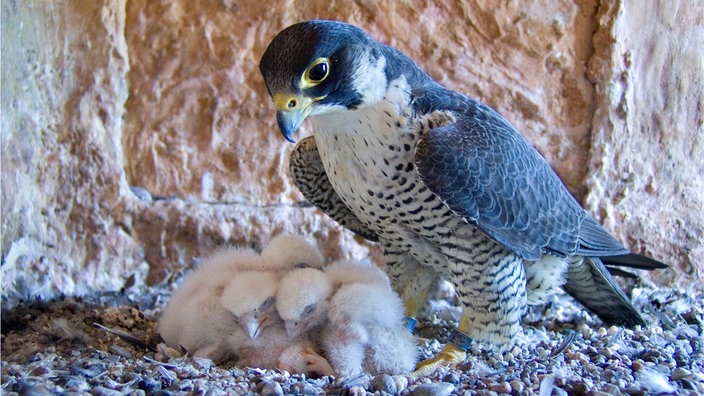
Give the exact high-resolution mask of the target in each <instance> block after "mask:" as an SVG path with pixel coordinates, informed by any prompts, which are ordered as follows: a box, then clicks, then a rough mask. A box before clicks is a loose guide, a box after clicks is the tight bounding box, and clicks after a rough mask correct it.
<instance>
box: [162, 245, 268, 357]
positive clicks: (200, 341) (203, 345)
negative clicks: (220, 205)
mask: <svg viewBox="0 0 704 396" xmlns="http://www.w3.org/2000/svg"><path fill="white" fill-rule="evenodd" d="M259 266H260V257H259V255H258V254H257V253H256V252H255V251H254V250H252V249H248V248H229V249H224V250H221V251H219V252H217V253H215V254H214V255H213V256H211V257H210V258H209V259H207V260H206V261H204V262H203V263H202V264H201V265H200V267H198V268H197V269H196V270H195V271H194V272H193V273H191V274H190V275H188V276H187V277H186V278H185V279H184V281H183V283H182V284H181V285H180V286H179V287H178V288H177V289H176V290H175V291H174V293H173V294H172V296H171V299H170V300H169V303H168V305H167V307H166V309H165V310H164V312H163V313H162V314H161V317H160V318H159V326H158V330H159V333H160V335H161V337H162V338H163V339H164V341H165V342H166V344H167V345H169V346H170V347H173V348H176V349H179V347H183V348H184V349H185V350H186V351H188V352H189V353H190V354H191V355H195V356H203V357H209V358H211V359H213V360H214V361H216V362H221V361H225V360H228V359H229V358H231V357H232V356H231V355H230V350H229V348H227V347H226V346H227V338H228V337H229V336H230V332H232V331H233V329H236V328H238V326H237V324H236V322H235V320H234V318H233V317H232V315H230V313H229V312H228V311H227V310H225V308H224V307H223V306H222V304H221V302H220V299H221V296H222V292H223V289H224V287H225V284H226V283H227V282H228V281H229V280H230V279H231V278H232V277H233V276H234V274H236V273H237V272H239V271H243V270H246V269H249V268H257V267H259Z"/></svg>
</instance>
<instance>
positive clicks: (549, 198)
mask: <svg viewBox="0 0 704 396" xmlns="http://www.w3.org/2000/svg"><path fill="white" fill-rule="evenodd" d="M455 95H456V96H453V97H450V98H449V99H447V98H446V99H444V101H445V102H448V101H450V100H454V103H452V104H451V106H448V107H446V108H449V109H450V111H452V114H453V115H454V116H455V121H454V122H452V123H449V124H446V125H444V126H440V127H436V128H433V129H431V130H429V131H428V132H427V133H426V134H425V135H424V136H423V137H422V138H421V140H420V141H419V142H418V145H417V146H416V152H415V161H416V166H417V169H418V173H419V176H420V178H421V180H423V182H424V183H425V185H426V186H427V187H428V188H429V189H430V190H431V191H432V192H434V193H435V194H437V195H438V196H439V197H440V199H442V200H443V201H444V202H445V204H446V205H448V207H449V208H450V209H451V210H452V211H454V212H455V213H456V214H457V215H459V216H461V217H462V218H464V219H465V220H467V221H469V222H471V223H473V224H475V225H476V226H477V227H478V228H479V229H480V230H482V232H484V233H486V234H487V235H488V236H490V237H491V238H493V239H495V240H497V241H498V242H500V243H502V244H504V245H505V246H507V247H508V248H510V249H512V250H513V251H514V252H516V253H517V254H518V255H520V256H521V257H523V258H525V259H529V260H537V259H539V258H540V257H541V256H542V254H543V253H544V252H549V253H552V254H557V255H561V256H564V255H578V256H611V255H618V254H626V253H628V251H627V250H626V249H625V248H624V247H623V246H622V245H621V244H620V243H619V242H618V241H617V240H616V239H614V238H613V237H612V236H611V235H610V234H609V233H608V232H607V231H606V230H604V229H603V228H602V227H601V226H600V225H599V224H598V223H597V222H596V221H595V220H594V219H593V218H592V217H591V216H590V215H589V214H588V213H586V212H585V211H584V209H582V207H581V206H580V205H579V203H578V202H577V201H576V200H575V199H574V198H573V197H572V195H570V193H569V192H568V191H567V189H566V188H565V187H564V185H563V184H562V182H561V181H560V179H559V178H558V176H557V174H555V172H554V171H553V170H552V168H550V166H549V164H548V163H547V161H545V159H543V157H542V156H541V155H540V154H539V153H538V152H537V151H536V150H535V149H534V148H533V147H532V146H531V145H530V144H529V143H528V141H526V140H525V138H523V136H521V135H520V134H519V133H518V132H517V131H516V130H515V129H514V128H513V127H512V126H511V125H510V124H509V123H508V122H507V121H506V120H505V119H504V118H503V117H501V116H500V115H499V114H498V113H496V112H495V111H493V110H492V109H490V108H489V107H487V106H484V105H482V104H481V103H479V102H476V101H474V100H473V99H471V98H468V97H464V96H461V97H458V95H457V94H455ZM439 96H440V95H436V96H434V97H433V98H432V100H431V102H432V101H437V99H438V97H439ZM427 102H428V101H426V104H427ZM445 104H447V103H445ZM427 110H428V109H427V108H426V109H424V111H427Z"/></svg>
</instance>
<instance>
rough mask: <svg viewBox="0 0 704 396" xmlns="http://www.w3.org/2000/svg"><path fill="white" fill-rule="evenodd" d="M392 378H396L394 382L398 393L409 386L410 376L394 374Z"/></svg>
mask: <svg viewBox="0 0 704 396" xmlns="http://www.w3.org/2000/svg"><path fill="white" fill-rule="evenodd" d="M391 378H393V379H394V384H396V393H401V392H403V391H404V390H405V389H406V388H408V377H406V376H405V375H394V376H392V377H391Z"/></svg>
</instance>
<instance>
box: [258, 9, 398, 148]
mask: <svg viewBox="0 0 704 396" xmlns="http://www.w3.org/2000/svg"><path fill="white" fill-rule="evenodd" d="M384 51H385V49H384V46H382V45H380V44H379V43H378V42H376V41H374V40H373V39H372V38H371V37H369V35H368V34H367V33H366V32H364V31H363V30H362V29H360V28H358V27H356V26H353V25H350V24H347V23H343V22H336V21H320V20H315V21H307V22H302V23H298V24H295V25H292V26H289V27H287V28H286V29H284V30H282V31H281V32H280V33H279V34H278V35H277V36H276V37H274V39H273V40H272V42H271V43H270V44H269V47H267V49H266V51H265V52H264V55H263V56H262V59H261V62H260V63H259V70H260V71H261V73H262V76H263V77H264V81H265V82H266V86H267V90H268V91H269V95H271V97H272V98H273V99H274V105H275V107H276V111H277V113H276V120H277V122H278V125H279V128H280V129H281V133H282V134H283V135H284V137H285V138H286V140H288V141H289V142H292V143H293V142H294V140H293V138H292V137H291V136H292V135H293V133H294V132H296V130H297V129H298V127H299V126H300V125H301V123H302V122H303V120H305V119H306V117H308V116H315V115H320V114H327V113H331V112H336V111H347V110H355V109H358V108H361V107H364V106H367V105H372V104H375V103H377V102H379V101H380V100H381V99H383V97H384V92H385V91H386V87H387V83H388V76H387V74H386V73H387V71H386V57H385V56H384Z"/></svg>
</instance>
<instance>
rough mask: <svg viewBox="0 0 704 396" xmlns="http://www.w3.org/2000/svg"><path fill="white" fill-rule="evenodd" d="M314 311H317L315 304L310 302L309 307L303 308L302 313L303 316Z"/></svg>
mask: <svg viewBox="0 0 704 396" xmlns="http://www.w3.org/2000/svg"><path fill="white" fill-rule="evenodd" d="M313 311H315V304H310V305H308V306H307V307H305V308H303V313H302V314H301V317H306V316H309V315H310V314H312V313H313Z"/></svg>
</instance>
